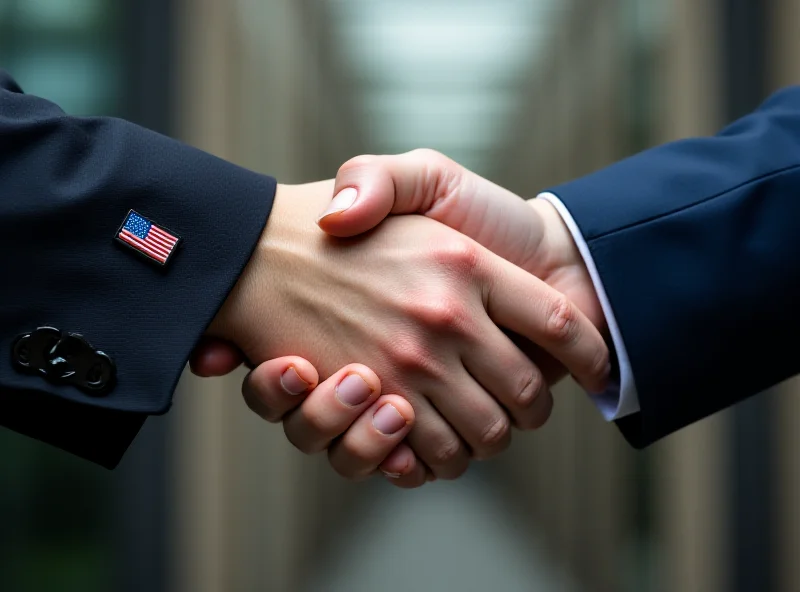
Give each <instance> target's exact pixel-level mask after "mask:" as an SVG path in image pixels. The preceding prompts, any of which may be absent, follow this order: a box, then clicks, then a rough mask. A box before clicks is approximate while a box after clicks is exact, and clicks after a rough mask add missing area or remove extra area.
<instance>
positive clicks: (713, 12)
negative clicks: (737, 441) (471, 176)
mask: <svg viewBox="0 0 800 592" xmlns="http://www.w3.org/2000/svg"><path fill="white" fill-rule="evenodd" d="M670 4H671V9H672V12H671V15H670V21H669V26H670V32H669V34H668V39H667V42H666V45H665V48H664V56H663V58H664V61H663V72H664V75H663V78H661V80H660V81H659V84H658V86H659V91H660V94H661V96H662V97H663V99H664V100H663V104H664V105H665V108H664V112H663V114H662V117H661V118H660V120H661V121H660V123H661V124H662V125H663V127H662V129H661V130H660V131H659V136H660V137H659V141H669V140H674V139H677V138H681V137H688V136H693V135H697V134H704V133H713V132H714V131H716V129H717V127H718V125H719V122H720V119H721V115H720V112H719V110H720V107H719V105H720V99H719V96H720V80H719V68H720V61H719V59H720V58H719V49H718V48H719V46H720V44H719V42H718V35H717V25H716V24H717V23H718V22H719V18H720V15H719V12H718V9H717V5H716V2H715V1H714V0H702V1H699V0H673V2H671V3H670ZM728 420H729V418H728V416H725V415H718V416H717V417H715V418H712V419H709V420H705V421H703V422H702V423H700V424H697V425H694V426H692V427H690V428H687V429H685V430H683V431H681V432H679V433H677V434H674V435H672V436H670V437H669V438H667V439H666V440H665V441H663V442H661V443H659V444H657V445H655V446H654V449H653V453H654V454H655V455H656V458H657V462H658V473H657V475H658V476H657V479H656V482H655V484H654V485H655V486H654V490H655V503H656V507H657V518H656V520H657V523H658V531H659V532H660V533H661V536H660V539H661V540H660V543H661V545H660V549H659V553H660V554H661V555H662V556H663V557H664V558H665V561H664V563H663V565H662V571H661V573H660V576H661V581H662V584H663V585H662V589H663V590H708V591H717V590H729V589H730V588H729V587H728V582H727V580H726V574H727V567H728V566H727V565H726V564H725V558H726V547H725V541H726V538H727V537H726V531H725V525H726V522H725V520H726V517H727V515H728V513H727V504H726V502H727V492H726V490H727V487H726V485H725V483H726V473H725V470H724V469H725V466H726V463H727V456H726V453H727V448H726V447H725V442H726V440H725V436H726V434H727V430H726V428H727V424H728Z"/></svg>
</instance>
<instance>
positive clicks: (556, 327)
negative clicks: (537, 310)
mask: <svg viewBox="0 0 800 592" xmlns="http://www.w3.org/2000/svg"><path fill="white" fill-rule="evenodd" d="M577 329H578V317H577V311H576V310H575V306H574V305H573V304H572V302H570V300H569V298H567V297H566V296H564V295H563V294H558V295H557V296H555V297H554V298H553V300H552V301H551V302H550V303H549V304H548V311H547V324H546V326H545V330H546V333H547V337H548V338H549V339H552V340H554V341H556V342H558V343H564V344H569V343H572V342H573V341H574V340H575V338H576V336H577Z"/></svg>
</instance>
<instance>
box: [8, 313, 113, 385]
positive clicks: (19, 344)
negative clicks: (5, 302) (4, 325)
mask: <svg viewBox="0 0 800 592" xmlns="http://www.w3.org/2000/svg"><path fill="white" fill-rule="evenodd" d="M11 351H12V353H11V359H12V363H13V365H14V367H15V368H16V369H17V370H18V371H20V372H27V373H31V374H38V375H40V376H42V377H43V378H46V379H47V380H49V381H50V382H53V383H55V384H68V385H72V386H75V387H77V388H79V389H81V390H82V391H83V392H85V393H87V394H89V395H92V396H105V395H107V394H108V393H109V392H111V389H112V388H113V386H114V381H115V379H116V366H115V364H114V361H113V360H112V359H111V357H110V356H109V355H108V354H106V353H104V352H102V351H98V350H96V349H94V348H93V347H92V346H91V344H90V343H89V342H88V341H87V340H86V339H85V338H84V337H83V336H82V335H79V334H77V333H62V332H61V331H59V330H58V329H55V328H54V327H39V328H38V329H36V330H35V331H33V332H31V333H24V334H22V335H19V336H18V337H17V338H16V339H15V340H14V344H13V346H12V350H11Z"/></svg>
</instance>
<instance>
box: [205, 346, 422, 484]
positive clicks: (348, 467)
mask: <svg viewBox="0 0 800 592" xmlns="http://www.w3.org/2000/svg"><path fill="white" fill-rule="evenodd" d="M236 352H237V349H236V348H235V347H234V346H233V345H232V344H227V343H225V342H221V341H218V340H215V339H212V338H208V339H206V340H205V341H204V342H203V344H202V345H200V346H199V347H198V348H197V349H196V350H195V351H194V353H193V355H192V360H191V365H192V370H193V371H194V372H195V373H199V374H201V375H217V374H218V373H219V372H224V370H225V369H227V368H229V367H230V365H231V363H232V360H235V358H231V357H229V356H230V355H233V356H235V355H236ZM209 373H210V374H209ZM359 380H360V381H363V383H364V384H366V385H368V387H369V390H370V395H369V397H368V398H367V400H366V401H364V403H362V404H361V405H356V406H350V405H345V404H344V403H342V402H341V400H340V399H339V397H338V396H337V389H339V388H340V387H341V388H348V384H349V385H350V387H351V388H352V384H353V383H354V382H355V384H356V385H358V384H359V383H358V381H359ZM380 393H381V382H380V379H379V378H378V377H377V376H376V375H375V373H374V372H373V371H372V370H370V369H369V368H367V367H365V366H362V365H360V364H349V365H347V366H345V367H344V368H341V369H339V370H338V371H336V372H334V374H333V375H332V376H331V377H330V378H328V379H327V380H325V381H323V382H322V383H321V384H320V383H319V374H318V372H317V370H316V368H314V366H313V365H312V364H311V363H310V362H309V361H308V360H305V359H303V358H300V357H298V356H286V357H282V358H276V359H274V360H270V361H268V362H264V363H263V364H260V365H259V366H258V367H257V368H256V369H255V370H253V371H252V372H250V373H249V374H248V375H247V377H246V378H245V380H244V383H243V384H242V394H243V395H244V400H245V402H246V403H247V406H248V407H250V409H251V410H252V411H253V412H255V413H256V414H258V415H260V416H261V417H262V418H263V419H265V420H266V421H268V422H271V423H276V422H279V421H282V422H283V426H284V431H285V433H286V435H287V437H288V438H289V440H291V441H292V442H298V443H302V446H304V447H306V446H307V447H310V448H315V449H316V448H320V447H323V446H324V445H325V443H324V442H323V443H322V445H320V443H318V442H313V441H310V440H313V438H315V437H320V436H319V435H318V434H315V433H309V431H308V430H303V426H304V421H303V414H301V413H300V412H299V411H298V410H297V409H296V408H297V407H298V406H299V405H300V404H301V403H302V405H303V407H304V413H305V415H306V416H314V417H319V418H322V419H324V421H325V422H326V430H325V431H326V433H329V432H335V433H336V434H337V436H341V437H338V438H337V439H336V440H335V441H334V442H333V443H332V444H331V445H330V446H329V447H328V459H329V461H330V464H331V466H332V467H333V468H334V469H335V470H336V471H337V472H338V473H339V474H341V475H343V476H345V477H349V478H358V477H362V476H365V475H371V474H373V473H375V472H376V471H377V470H380V471H381V472H383V474H385V475H387V476H390V477H392V478H393V479H396V480H397V482H399V483H401V484H402V483H406V482H411V483H417V482H424V481H425V468H424V467H423V466H422V464H421V463H418V462H417V459H416V456H415V455H414V453H413V452H412V451H411V449H410V448H408V446H398V445H399V444H400V442H401V441H402V440H403V438H404V437H405V436H406V435H407V434H408V432H409V431H410V430H411V428H412V426H413V425H414V409H413V408H412V407H411V404H410V403H409V402H408V401H406V400H405V399H404V398H403V397H399V396H397V395H381V394H380ZM322 438H323V440H324V439H325V437H324V436H322ZM351 451H354V452H355V453H353V452H351Z"/></svg>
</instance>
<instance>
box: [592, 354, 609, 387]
mask: <svg viewBox="0 0 800 592" xmlns="http://www.w3.org/2000/svg"><path fill="white" fill-rule="evenodd" d="M610 363H611V359H610V354H609V352H608V348H607V347H601V348H599V351H597V354H596V355H595V358H594V361H593V362H592V365H591V369H590V373H591V376H592V378H594V379H596V380H598V381H599V380H602V379H604V378H605V377H606V375H607V374H608V367H609V364H610Z"/></svg>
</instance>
